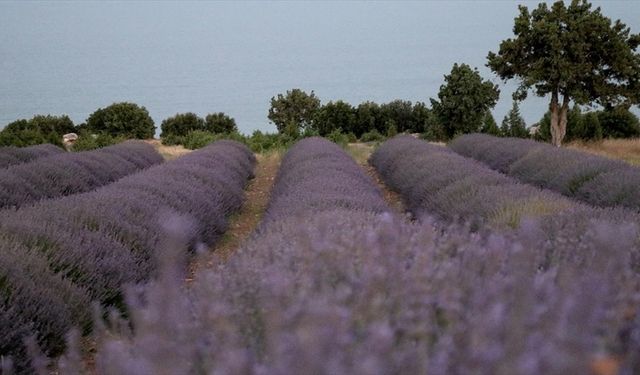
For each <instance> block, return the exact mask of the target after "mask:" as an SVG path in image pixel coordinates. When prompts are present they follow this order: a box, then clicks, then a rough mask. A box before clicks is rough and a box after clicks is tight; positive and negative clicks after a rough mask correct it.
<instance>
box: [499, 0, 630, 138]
mask: <svg viewBox="0 0 640 375" xmlns="http://www.w3.org/2000/svg"><path fill="white" fill-rule="evenodd" d="M519 9H520V14H519V15H518V16H517V17H516V18H515V25H514V27H513V32H514V34H515V37H514V38H512V39H507V40H504V41H502V43H500V49H499V51H498V53H494V52H489V55H488V60H489V61H488V64H487V66H488V67H489V68H491V69H492V70H493V71H494V72H495V73H496V74H498V76H500V77H501V78H502V79H504V80H509V79H512V78H518V79H519V81H520V86H519V88H518V90H517V91H516V93H515V94H514V99H518V100H522V99H524V98H526V96H527V92H528V91H529V90H533V92H534V93H535V94H536V95H538V96H546V95H549V94H550V95H551V102H550V104H549V110H550V113H551V138H552V143H553V144H554V145H556V146H560V145H561V144H562V140H563V138H564V136H565V134H566V132H567V111H568V110H569V104H570V102H571V101H572V100H573V101H574V102H575V103H576V104H586V105H591V104H598V105H601V106H603V107H605V108H612V107H615V106H629V105H631V104H637V103H638V102H640V55H639V54H637V53H635V50H636V49H637V48H638V45H640V34H632V33H631V31H630V29H629V28H628V27H627V26H626V25H625V24H623V23H622V22H620V20H617V21H615V22H612V21H611V19H609V18H608V17H605V16H604V15H603V14H602V13H601V12H600V8H595V9H592V7H591V4H590V3H589V2H588V1H586V0H573V1H572V2H571V4H570V5H568V6H567V5H565V3H564V2H562V1H557V2H555V3H554V4H553V5H551V6H550V7H549V6H547V4H546V3H540V4H538V7H537V8H535V9H533V10H532V11H531V12H530V11H529V9H527V7H526V6H522V5H521V6H519Z"/></svg>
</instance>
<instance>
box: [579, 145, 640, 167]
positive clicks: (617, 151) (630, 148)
mask: <svg viewBox="0 0 640 375" xmlns="http://www.w3.org/2000/svg"><path fill="white" fill-rule="evenodd" d="M567 147H568V148H573V149H576V150H581V151H585V152H589V153H592V154H596V155H600V156H604V157H607V158H611V159H620V160H624V161H626V162H627V163H629V164H632V165H640V138H633V139H605V140H602V141H600V142H571V143H569V144H568V145H567Z"/></svg>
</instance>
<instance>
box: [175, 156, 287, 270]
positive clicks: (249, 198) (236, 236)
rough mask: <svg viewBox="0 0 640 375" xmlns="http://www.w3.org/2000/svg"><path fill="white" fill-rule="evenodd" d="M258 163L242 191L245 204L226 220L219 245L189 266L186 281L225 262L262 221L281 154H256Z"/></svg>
mask: <svg viewBox="0 0 640 375" xmlns="http://www.w3.org/2000/svg"><path fill="white" fill-rule="evenodd" d="M256 158H257V159H258V162H257V164H256V169H255V177H254V178H253V179H252V180H251V181H249V185H248V186H247V188H246V189H245V202H244V205H243V206H242V208H241V209H240V211H239V212H238V213H236V214H235V215H233V216H232V217H231V218H230V220H229V229H227V231H226V232H225V234H224V235H223V236H222V238H221V239H220V240H219V241H218V243H217V244H216V245H215V246H214V247H213V248H212V249H211V251H210V252H209V253H207V254H204V255H202V256H199V257H197V258H196V259H195V260H194V261H193V262H192V264H191V267H190V269H189V274H188V275H189V276H188V277H187V281H191V280H193V275H194V274H195V272H197V271H198V270H199V269H202V268H206V267H211V266H212V265H214V264H215V263H217V262H221V261H225V260H227V259H228V258H229V257H230V256H231V255H232V254H233V252H234V251H235V250H236V249H237V248H238V247H239V246H240V245H241V244H242V243H243V242H244V241H245V240H246V239H247V238H248V237H249V236H250V235H251V233H253V231H254V230H255V228H256V226H257V225H258V223H259V222H260V220H261V219H262V214H263V213H264V211H265V209H266V208H267V204H268V202H269V196H270V195H271V189H272V188H273V182H274V180H275V177H276V174H277V173H278V168H279V167H280V160H281V159H282V151H273V152H269V153H266V154H257V155H256Z"/></svg>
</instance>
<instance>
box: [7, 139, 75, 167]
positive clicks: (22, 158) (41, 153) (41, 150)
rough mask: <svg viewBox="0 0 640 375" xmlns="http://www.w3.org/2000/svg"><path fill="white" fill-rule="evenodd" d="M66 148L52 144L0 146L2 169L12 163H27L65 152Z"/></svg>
mask: <svg viewBox="0 0 640 375" xmlns="http://www.w3.org/2000/svg"><path fill="white" fill-rule="evenodd" d="M63 152H64V150H63V149H61V148H60V147H56V146H54V145H50V144H43V145H37V146H31V147H24V148H18V147H11V146H10V147H0V169H2V168H7V167H10V166H12V165H16V164H21V163H27V162H30V161H33V160H36V159H39V158H43V157H46V156H51V155H57V154H61V153H63Z"/></svg>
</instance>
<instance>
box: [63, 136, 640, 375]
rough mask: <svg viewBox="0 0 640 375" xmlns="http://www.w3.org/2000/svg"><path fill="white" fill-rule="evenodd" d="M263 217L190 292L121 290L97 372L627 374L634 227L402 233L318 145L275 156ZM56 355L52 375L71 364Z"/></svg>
mask: <svg viewBox="0 0 640 375" xmlns="http://www.w3.org/2000/svg"><path fill="white" fill-rule="evenodd" d="M407 146H411V145H407ZM383 147H384V146H383ZM416 151H417V150H416ZM452 155H453V154H452ZM419 167H420V165H412V168H415V169H418V168H419ZM307 179H309V180H310V182H307ZM288 210H289V211H290V212H291V213H292V215H289V216H288V215H286V214H285V212H287V211H288ZM268 211H269V212H268V213H267V215H266V216H265V217H264V221H263V222H262V224H261V226H260V229H259V230H258V231H257V232H256V233H255V235H254V237H253V238H252V239H251V240H250V241H249V242H248V243H247V244H245V245H244V246H242V248H241V249H239V251H238V252H237V253H236V254H235V255H234V257H233V258H231V259H230V260H229V262H228V263H226V264H223V265H220V266H218V267H215V269H212V270H205V271H202V272H201V273H199V274H197V275H196V280H195V282H194V283H193V284H192V285H191V286H190V287H188V288H187V287H185V286H184V285H182V284H181V283H180V282H179V280H180V279H179V278H178V280H176V278H175V277H174V276H175V273H171V272H169V273H168V274H166V275H163V276H162V277H161V278H160V279H159V280H158V281H157V282H155V283H153V284H150V285H148V286H147V288H146V289H144V292H143V293H142V292H141V291H140V290H139V289H135V290H131V291H130V294H129V296H130V298H129V299H128V302H129V303H130V307H131V311H132V314H131V317H132V324H133V327H134V332H131V331H130V330H128V329H127V328H126V327H128V325H127V324H115V325H114V326H115V327H116V328H114V329H112V330H110V331H109V332H107V331H104V330H100V331H99V334H98V336H97V344H98V352H97V358H96V360H97V369H98V371H99V372H100V373H101V374H121V373H128V374H132V375H137V374H149V373H171V374H189V373H195V372H202V373H224V374H242V373H260V374H300V373H317V374H341V373H349V374H405V373H428V374H435V375H440V374H442V375H444V374H454V373H455V374H469V373H481V374H525V375H526V374H541V373H545V374H566V373H572V374H577V373H589V372H590V370H591V368H590V366H591V365H592V364H594V363H597V361H598V360H599V358H600V356H603V357H604V358H606V359H607V360H608V359H610V358H612V357H608V356H613V355H615V358H617V359H616V360H615V361H607V363H608V364H609V363H610V362H613V363H614V364H615V365H617V366H618V367H619V370H621V372H622V373H629V374H630V373H634V371H635V372H637V371H638V370H640V367H638V366H639V362H638V358H637V357H635V356H634V354H633V353H637V352H638V349H640V317H639V316H637V315H636V311H637V308H638V306H639V303H640V301H639V299H640V296H638V293H637V292H636V291H637V290H638V287H639V286H640V284H639V283H638V279H637V274H636V273H634V272H633V271H632V270H631V267H630V263H631V262H630V261H629V248H630V247H632V246H634V245H633V243H634V241H635V240H636V235H637V233H636V232H635V230H634V228H630V227H625V226H616V225H611V224H610V223H606V222H600V221H593V222H590V223H588V224H585V227H580V228H573V227H571V226H569V227H559V228H557V229H558V230H557V231H556V233H555V234H554V238H556V240H557V241H555V242H553V243H549V242H548V241H546V237H548V236H541V233H542V232H543V230H544V228H543V227H542V226H541V225H542V224H540V223H537V222H529V223H528V224H527V225H526V226H525V227H522V228H520V229H519V230H518V231H517V232H513V233H509V234H503V235H501V234H491V233H485V232H484V231H481V232H480V233H477V232H475V233H471V232H469V231H468V230H467V229H465V227H459V226H455V225H454V226H449V227H438V228H435V227H434V226H433V225H431V224H430V223H429V222H428V220H426V219H425V220H422V221H421V222H419V221H416V222H414V223H407V222H405V221H403V220H402V219H400V218H398V217H397V216H395V215H394V214H393V213H392V212H390V211H389V209H388V208H387V206H386V205H385V204H384V202H383V200H382V198H381V196H380V193H379V191H378V190H377V188H376V187H375V186H374V185H373V183H372V181H371V180H370V179H369V178H368V177H367V176H366V175H365V174H364V173H363V171H362V170H361V169H359V168H358V167H357V165H356V164H355V163H354V162H353V160H350V159H349V158H348V157H347V156H346V155H345V154H344V152H343V151H342V150H340V149H339V148H338V147H336V146H335V145H332V144H330V143H328V142H326V141H322V140H319V139H310V140H305V141H301V142H300V143H298V144H297V145H296V146H294V147H293V148H292V149H291V150H290V151H289V153H288V154H287V156H286V157H285V160H284V161H283V164H282V168H281V171H280V173H279V175H278V178H277V181H276V186H275V187H274V192H273V196H272V200H271V202H270V205H269V208H268ZM182 226H183V227H188V224H184V223H183V224H182ZM177 227H178V228H179V227H180V226H179V225H177ZM174 231H175V232H176V233H180V232H183V231H184V230H174ZM578 232H579V233H578ZM176 242H180V241H176ZM182 242H184V241H182ZM173 251H174V252H177V253H182V252H180V251H179V250H178V249H173ZM550 251H554V252H555V253H556V254H562V255H563V256H559V257H556V258H553V262H552V263H548V261H547V257H548V255H549V254H550ZM170 258H172V256H170ZM545 263H546V266H541V265H542V264H545ZM141 293H142V296H141ZM71 342H72V343H73V342H74V340H71ZM71 347H72V348H76V351H75V352H74V351H70V352H68V353H67V354H66V355H65V356H64V357H63V358H62V359H61V361H60V362H59V368H60V369H61V373H63V374H66V373H69V374H71V373H74V371H77V370H78V369H79V368H80V367H81V365H82V363H81V361H79V360H78V358H79V355H78V353H77V345H71Z"/></svg>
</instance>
